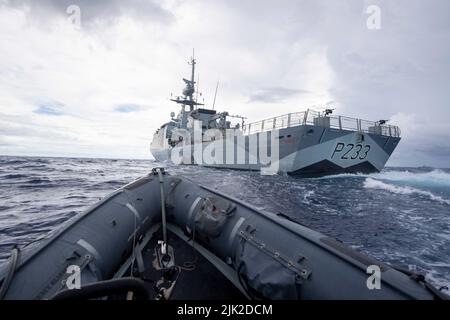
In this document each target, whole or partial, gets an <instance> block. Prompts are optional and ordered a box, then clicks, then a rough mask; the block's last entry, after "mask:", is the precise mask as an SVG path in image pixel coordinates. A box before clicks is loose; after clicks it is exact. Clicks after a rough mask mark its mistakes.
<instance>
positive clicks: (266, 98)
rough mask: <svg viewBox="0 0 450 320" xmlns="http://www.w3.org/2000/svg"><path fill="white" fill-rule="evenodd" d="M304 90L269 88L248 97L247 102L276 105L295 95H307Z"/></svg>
mask: <svg viewBox="0 0 450 320" xmlns="http://www.w3.org/2000/svg"><path fill="white" fill-rule="evenodd" d="M307 92H308V91H306V90H300V89H290V88H283V87H271V88H264V89H260V90H258V91H257V92H255V93H253V94H251V95H250V97H249V99H248V102H249V103H252V102H263V103H276V102H283V101H285V100H287V99H289V98H291V97H293V96H295V95H298V94H302V93H307Z"/></svg>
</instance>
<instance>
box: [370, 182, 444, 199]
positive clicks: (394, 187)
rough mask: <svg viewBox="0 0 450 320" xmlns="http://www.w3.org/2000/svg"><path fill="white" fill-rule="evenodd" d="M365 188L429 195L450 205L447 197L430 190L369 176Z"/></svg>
mask: <svg viewBox="0 0 450 320" xmlns="http://www.w3.org/2000/svg"><path fill="white" fill-rule="evenodd" d="M364 188H366V189H380V190H385V191H389V192H392V193H396V194H405V195H411V194H416V195H421V196H425V197H428V198H429V199H430V200H433V201H437V202H439V203H441V204H447V205H450V200H447V199H444V198H442V197H441V196H438V195H435V194H433V193H432V192H430V191H425V190H420V189H417V188H414V187H410V186H397V185H393V184H389V183H385V182H383V181H380V180H376V179H373V178H367V179H366V180H365V181H364Z"/></svg>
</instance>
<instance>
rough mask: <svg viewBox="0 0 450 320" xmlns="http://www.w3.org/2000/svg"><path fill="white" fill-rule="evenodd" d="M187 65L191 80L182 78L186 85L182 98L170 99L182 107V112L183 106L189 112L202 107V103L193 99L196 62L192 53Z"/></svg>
mask: <svg viewBox="0 0 450 320" xmlns="http://www.w3.org/2000/svg"><path fill="white" fill-rule="evenodd" d="M188 64H189V65H190V66H191V67H192V70H191V80H188V79H185V78H183V81H184V83H185V84H186V87H185V88H184V89H183V97H177V98H176V99H170V100H172V101H174V102H176V103H179V104H181V105H182V111H185V106H189V111H193V110H194V106H202V105H203V104H202V103H198V102H197V101H196V100H195V99H194V93H195V83H196V82H195V65H196V64H197V61H196V60H195V58H194V53H193V52H192V58H191V60H190V61H189V62H188Z"/></svg>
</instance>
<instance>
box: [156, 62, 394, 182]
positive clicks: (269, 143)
mask: <svg viewBox="0 0 450 320" xmlns="http://www.w3.org/2000/svg"><path fill="white" fill-rule="evenodd" d="M189 64H190V65H191V78H190V80H188V79H183V80H184V82H185V84H186V87H185V89H184V90H183V93H182V96H178V97H175V98H173V99H171V100H172V101H173V102H175V103H177V104H179V105H181V110H180V112H179V114H178V115H177V116H176V117H175V113H173V112H172V113H171V120H170V121H169V122H167V123H165V124H163V125H162V126H161V127H160V128H159V129H158V130H157V131H156V132H155V134H154V136H153V140H152V142H151V146H150V151H151V153H152V155H153V157H154V158H155V159H156V160H157V161H172V162H175V163H176V164H194V165H202V166H208V167H217V168H231V169H241V170H261V171H264V172H269V173H287V174H292V175H300V176H324V175H332V174H341V173H373V172H379V171H381V170H382V169H383V168H384V166H385V164H386V162H387V161H388V159H389V157H390V155H391V154H392V152H393V151H394V149H395V148H396V147H397V145H398V143H399V141H400V139H401V138H400V129H399V128H398V127H397V126H394V125H388V124H387V120H379V121H367V120H362V119H357V118H351V117H345V116H340V115H334V114H333V109H331V108H326V109H324V110H323V111H315V110H311V109H308V110H306V111H301V112H294V113H288V114H284V115H280V116H277V117H273V118H269V119H264V120H261V121H258V122H253V123H245V120H246V118H245V117H242V116H234V115H230V114H229V113H228V112H217V111H216V110H214V106H213V108H212V109H208V108H205V107H204V104H202V103H199V102H198V99H197V96H198V94H197V91H196V87H195V85H196V81H195V80H194V79H195V66H196V60H195V59H194V58H191V60H190V61H189ZM216 94H217V91H216ZM230 119H231V120H233V119H234V120H236V119H238V123H237V124H235V125H232V124H231V123H232V121H230ZM196 133H197V134H196Z"/></svg>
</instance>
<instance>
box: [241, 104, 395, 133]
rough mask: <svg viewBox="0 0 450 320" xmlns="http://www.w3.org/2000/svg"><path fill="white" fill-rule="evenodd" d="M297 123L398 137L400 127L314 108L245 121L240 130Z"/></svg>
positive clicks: (273, 127)
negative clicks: (326, 112)
mask: <svg viewBox="0 0 450 320" xmlns="http://www.w3.org/2000/svg"><path fill="white" fill-rule="evenodd" d="M298 125H316V126H322V127H327V128H333V129H338V130H348V131H358V132H366V133H374V134H379V135H383V136H390V137H400V129H399V127H397V126H392V125H387V124H380V123H379V122H375V121H367V120H361V119H357V118H350V117H344V116H339V115H327V116H325V115H323V114H321V113H320V112H317V111H314V110H307V111H302V112H294V113H288V114H283V115H281V116H278V117H274V118H269V119H265V120H261V121H257V122H252V123H247V124H245V125H244V126H243V128H242V130H243V132H244V134H247V135H248V134H252V133H257V132H264V131H270V130H274V129H282V128H289V127H295V126H298Z"/></svg>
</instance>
